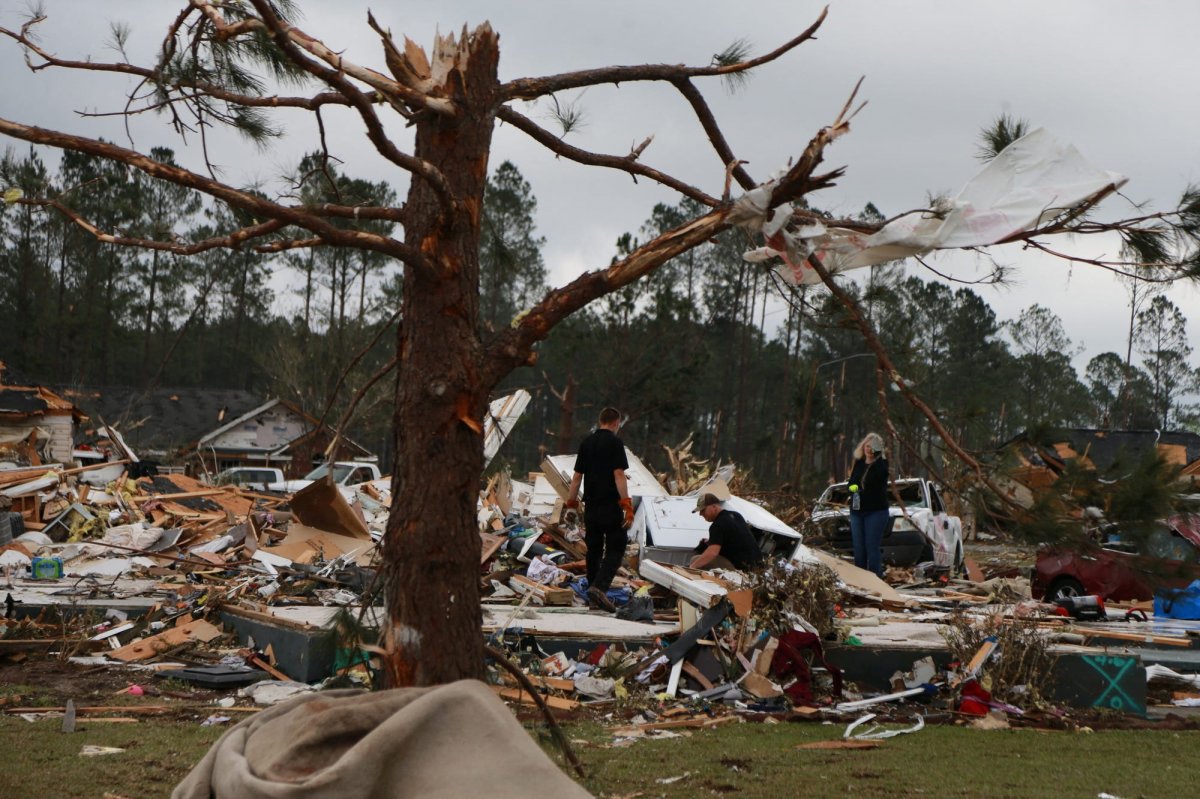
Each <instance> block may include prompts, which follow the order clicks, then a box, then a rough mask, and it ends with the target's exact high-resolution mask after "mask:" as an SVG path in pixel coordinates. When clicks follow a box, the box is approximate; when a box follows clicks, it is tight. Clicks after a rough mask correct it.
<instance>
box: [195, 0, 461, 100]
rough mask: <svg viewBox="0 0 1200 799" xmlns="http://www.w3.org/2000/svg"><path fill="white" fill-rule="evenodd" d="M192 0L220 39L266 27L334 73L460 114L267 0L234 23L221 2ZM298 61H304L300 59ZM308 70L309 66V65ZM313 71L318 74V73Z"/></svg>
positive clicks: (257, 0)
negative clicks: (356, 58)
mask: <svg viewBox="0 0 1200 799" xmlns="http://www.w3.org/2000/svg"><path fill="white" fill-rule="evenodd" d="M191 2H192V5H193V6H195V7H197V8H199V9H200V10H201V11H202V12H203V13H204V15H205V16H207V17H208V18H209V20H210V21H211V22H212V23H213V26H214V27H215V28H216V30H217V35H218V38H221V39H228V38H231V37H233V36H238V35H241V34H243V33H246V32H249V31H253V30H265V31H267V32H269V33H270V34H271V35H272V36H274V37H276V43H278V44H280V45H281V46H282V44H283V42H282V41H281V40H280V38H281V37H282V39H283V40H286V42H287V43H288V44H289V45H290V46H291V47H295V48H298V49H302V50H304V51H305V52H307V53H309V54H311V55H312V56H314V57H315V58H317V59H319V60H321V61H323V62H325V64H327V65H328V66H329V67H330V71H331V72H336V73H340V74H345V75H349V76H350V77H352V78H355V79H356V80H360V81H362V82H363V83H365V84H367V85H368V86H370V87H371V88H372V89H374V90H375V91H377V92H380V93H381V94H384V95H387V96H389V97H394V98H396V99H398V100H399V101H400V102H402V103H405V104H408V105H411V106H415V107H417V108H424V109H427V110H429V111H432V112H434V113H437V114H440V115H442V116H447V117H453V116H455V115H457V113H458V109H456V108H455V107H454V104H453V103H452V102H450V100H448V99H446V98H444V97H434V96H431V95H429V94H425V93H423V92H418V91H414V90H413V89H410V88H409V87H408V86H405V85H403V84H401V83H398V82H396V81H395V80H393V79H392V78H389V77H387V76H386V75H384V74H383V73H381V72H376V71H375V70H373V69H368V68H366V67H362V66H359V65H358V64H355V63H352V62H350V61H346V60H345V59H343V58H342V56H341V55H339V54H338V53H335V52H334V51H332V50H330V49H329V48H328V47H326V46H325V44H324V43H323V42H322V41H320V40H319V39H316V38H313V37H312V36H309V35H308V34H307V33H305V32H304V31H302V30H300V29H299V28H297V27H295V26H294V25H292V24H290V23H288V22H285V21H284V20H282V19H280V18H279V16H278V15H277V14H276V13H275V11H274V9H273V8H272V7H271V5H270V4H269V3H266V2H263V0H251V3H252V4H253V5H254V8H255V10H257V11H258V13H259V16H260V17H261V19H246V20H241V21H239V22H236V23H233V24H230V23H227V22H226V21H225V18H224V16H223V15H222V13H221V10H220V7H219V4H216V3H204V2H200V0H191ZM295 63H297V64H301V62H300V61H298V60H297V61H295ZM305 69H309V68H308V67H307V66H306V67H305ZM309 71H311V70H309ZM313 74H316V73H315V72H314V73H313ZM355 91H357V90H355Z"/></svg>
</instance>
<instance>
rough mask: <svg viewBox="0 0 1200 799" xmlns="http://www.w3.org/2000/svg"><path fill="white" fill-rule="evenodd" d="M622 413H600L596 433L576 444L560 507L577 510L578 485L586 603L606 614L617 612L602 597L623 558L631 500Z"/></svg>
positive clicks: (631, 518) (613, 409)
mask: <svg viewBox="0 0 1200 799" xmlns="http://www.w3.org/2000/svg"><path fill="white" fill-rule="evenodd" d="M620 428H621V413H620V411H618V410H617V409H616V408H605V409H604V410H602V411H600V419H599V421H598V424H597V426H596V431H595V432H594V433H592V434H591V435H589V436H588V437H587V438H585V439H584V440H583V443H581V444H580V445H579V454H578V455H577V456H576V457H575V475H574V476H573V477H572V478H571V490H570V492H569V493H568V495H567V501H566V502H565V503H564V505H565V506H566V507H567V508H576V507H578V506H579V485H580V483H582V484H583V501H584V509H583V526H584V530H585V533H584V539H583V540H584V543H586V544H587V579H588V600H589V602H590V603H591V605H592V607H598V608H601V609H603V610H607V611H609V612H610V613H611V612H612V611H615V610H616V607H615V606H614V605H613V603H612V602H610V601H609V599H608V597H607V596H606V595H605V594H606V593H607V591H608V589H609V587H610V586H611V585H612V581H613V577H615V576H616V574H617V569H619V568H621V559H622V558H623V557H624V556H625V538H626V536H625V530H626V528H628V527H629V525H631V524H633V500H632V499H630V498H629V485H628V483H627V482H626V480H625V470H626V469H628V468H629V460H628V459H627V458H626V457H625V444H623V443H622V442H621V439H620V438H618V437H617V430H619V429H620Z"/></svg>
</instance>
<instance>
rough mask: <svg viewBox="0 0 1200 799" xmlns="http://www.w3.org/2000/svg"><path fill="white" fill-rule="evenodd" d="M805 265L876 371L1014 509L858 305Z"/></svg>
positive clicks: (817, 262) (816, 264) (815, 264)
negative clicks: (850, 322) (913, 384)
mask: <svg viewBox="0 0 1200 799" xmlns="http://www.w3.org/2000/svg"><path fill="white" fill-rule="evenodd" d="M808 262H809V264H810V265H811V266H812V268H813V270H814V271H815V272H816V273H817V275H819V276H820V278H821V282H822V283H824V284H825V286H826V288H828V289H829V291H830V293H831V294H833V296H834V297H836V298H837V300H838V302H839V303H841V305H842V307H843V308H845V309H846V312H847V313H848V314H850V318H851V320H853V322H854V325H855V327H857V328H858V331H859V333H861V334H862V337H863V341H864V342H865V343H866V345H867V347H868V348H869V349H870V350H871V352H873V353H875V358H876V360H877V361H878V363H879V368H880V370H881V371H884V372H886V374H887V379H888V380H890V381H891V383H892V384H893V385H894V386H896V388H897V390H899V392H900V393H901V395H902V396H903V397H904V398H905V399H906V400H908V403H909V404H910V405H912V406H913V408H915V409H916V410H917V412H918V413H920V414H921V415H922V416H924V417H925V419H926V420H928V422H929V426H930V427H932V428H933V430H934V432H936V433H937V434H938V437H940V438H941V439H942V441H944V442H946V446H947V447H949V449H950V451H951V452H953V453H954V454H955V456H957V457H958V459H959V460H960V461H962V462H963V463H964V464H965V465H966V466H967V468H969V469H971V471H973V472H974V473H975V476H976V477H978V478H979V481H980V482H981V483H983V484H984V485H986V486H987V487H988V488H989V489H991V490H992V491H993V492H994V493H995V495H996V496H997V497H998V498H1000V500H1001V501H1003V502H1004V503H1005V504H1007V505H1010V506H1011V507H1014V508H1015V507H1018V506H1017V505H1016V504H1015V503H1014V502H1013V501H1012V500H1011V499H1009V498H1008V496H1007V495H1006V494H1005V493H1004V491H1003V490H1002V489H1001V488H1000V487H999V486H997V485H996V484H995V483H993V482H992V480H991V478H990V477H989V476H988V475H987V473H986V472H985V471H984V469H983V465H982V464H980V463H979V461H977V460H976V459H975V458H974V457H973V456H972V455H971V454H970V453H969V452H967V451H966V450H965V449H963V448H962V446H961V445H960V444H959V443H958V440H957V439H955V438H954V435H953V434H952V433H951V432H950V431H949V430H947V429H946V427H945V425H943V424H942V422H941V420H940V419H938V417H937V414H936V413H934V411H933V409H932V408H930V407H929V406H928V405H926V404H925V401H924V400H923V399H921V398H920V397H919V396H918V395H917V393H916V392H915V391H913V390H912V388H911V387H910V386H909V385H908V381H907V380H905V379H904V376H903V375H901V374H900V372H899V370H897V369H896V365H895V363H894V362H893V361H892V357H891V354H890V353H889V352H888V351H887V347H885V346H884V344H883V341H881V340H880V338H879V334H878V333H876V332H875V328H874V327H873V326H872V325H871V323H870V321H869V320H868V319H867V317H866V314H864V313H863V312H862V308H860V307H859V305H858V302H857V301H856V300H855V299H854V298H853V297H851V296H850V295H849V294H847V293H846V292H845V291H843V290H842V287H841V286H839V285H838V284H837V282H836V281H835V280H834V279H833V275H832V274H831V273H830V272H829V270H828V269H826V268H825V265H824V264H823V263H821V259H820V258H817V257H816V256H812V257H810V258H809V259H808Z"/></svg>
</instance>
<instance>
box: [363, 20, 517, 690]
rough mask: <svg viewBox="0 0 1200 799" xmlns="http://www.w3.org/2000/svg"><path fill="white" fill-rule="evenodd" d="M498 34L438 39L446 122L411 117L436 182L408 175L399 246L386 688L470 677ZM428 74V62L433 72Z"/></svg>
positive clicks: (476, 633)
mask: <svg viewBox="0 0 1200 799" xmlns="http://www.w3.org/2000/svg"><path fill="white" fill-rule="evenodd" d="M498 57H499V50H498V42H497V36H496V35H495V33H494V32H493V31H492V30H491V29H490V27H488V26H487V25H486V24H485V25H483V26H481V27H480V28H478V29H476V30H475V31H474V32H473V33H471V34H470V35H469V36H468V35H467V34H466V31H465V30H464V32H463V38H462V40H461V41H455V39H454V37H453V36H447V37H439V41H438V44H437V45H436V46H435V49H434V59H435V64H434V66H433V68H432V70H431V72H432V74H433V75H435V76H442V78H441V79H442V81H443V82H442V91H443V92H444V94H445V96H447V97H449V98H450V99H452V100H453V102H454V105H455V107H456V113H455V114H454V115H453V116H445V115H436V114H427V115H420V114H418V115H417V116H415V117H414V125H415V128H416V143H415V149H414V154H415V155H416V157H417V158H420V159H422V160H424V161H426V162H427V163H429V164H432V165H433V166H434V167H436V168H437V169H438V170H440V172H441V174H442V175H444V176H445V184H444V185H443V186H442V188H441V190H440V191H438V190H435V187H434V185H433V183H432V182H431V181H430V180H425V179H422V178H420V177H417V176H414V177H413V179H412V182H411V187H410V189H409V193H408V198H407V202H406V204H405V213H406V221H405V241H406V243H407V244H409V245H411V246H412V247H414V248H416V249H419V250H420V251H421V253H422V254H423V255H424V256H425V258H426V260H427V262H428V265H427V266H413V265H407V266H406V267H405V270H404V289H403V315H402V321H401V324H400V330H399V334H398V341H397V355H398V359H397V381H396V404H395V415H394V429H395V452H396V465H395V470H394V474H393V478H392V508H391V515H390V517H389V520H388V529H387V537H386V539H385V541H384V561H385V563H384V573H385V575H386V577H387V607H388V613H389V621H390V624H389V628H388V629H387V630H386V631H385V632H384V638H385V643H386V644H387V647H388V649H389V651H390V655H389V658H388V661H389V662H388V672H389V676H390V682H391V684H392V685H394V686H402V685H433V684H437V683H443V682H450V681H453V680H458V679H463V678H469V677H481V676H482V675H483V658H484V648H483V636H482V631H481V627H480V617H479V613H478V607H479V586H478V581H479V533H478V532H477V530H476V527H475V502H476V496H477V494H478V489H479V486H478V483H479V479H480V474H481V472H482V470H483V443H482V426H481V423H480V422H481V420H482V419H483V414H484V413H485V410H486V407H487V398H488V392H489V390H490V389H491V386H490V385H484V382H485V380H484V379H483V378H482V376H481V372H482V370H481V364H480V352H481V346H480V340H479V326H478V315H479V260H478V253H479V226H480V212H481V206H482V198H483V192H484V186H485V184H486V180H487V167H488V151H489V149H490V146H491V137H492V128H493V124H494V111H493V108H494V97H495V93H496V91H497V88H498V82H497V77H496V75H497V72H496V66H497V60H498ZM438 62H440V63H438Z"/></svg>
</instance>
